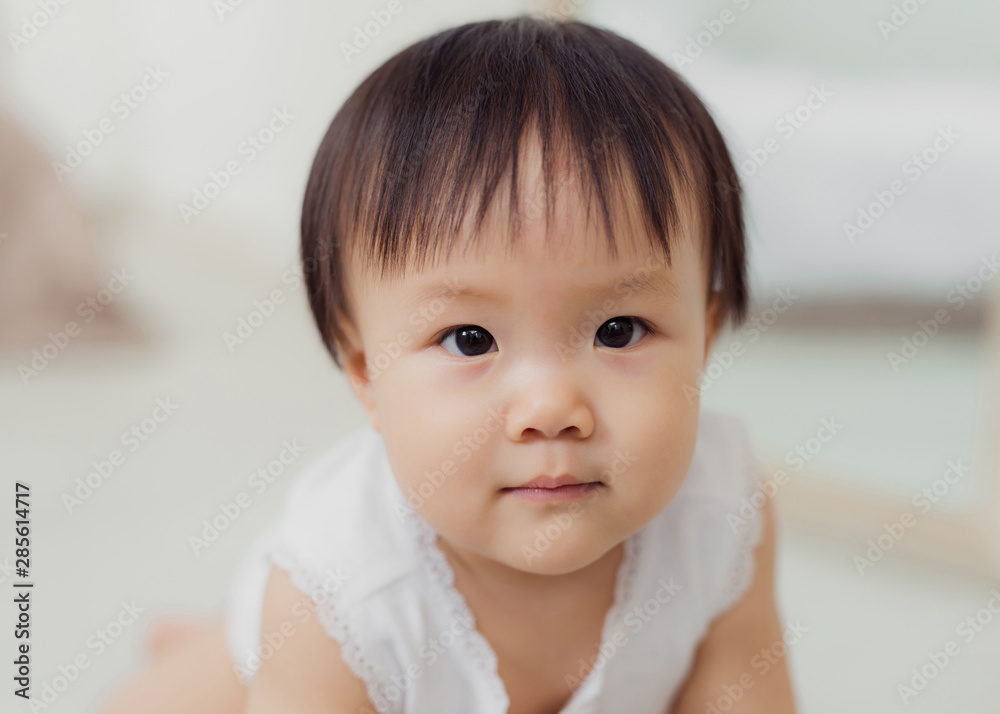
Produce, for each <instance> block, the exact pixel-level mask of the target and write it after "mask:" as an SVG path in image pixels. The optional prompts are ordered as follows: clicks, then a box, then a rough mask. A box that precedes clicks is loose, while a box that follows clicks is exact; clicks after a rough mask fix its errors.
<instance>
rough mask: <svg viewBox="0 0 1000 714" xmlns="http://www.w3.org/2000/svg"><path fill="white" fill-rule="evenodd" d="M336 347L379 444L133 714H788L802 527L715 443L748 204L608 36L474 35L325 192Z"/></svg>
mask: <svg viewBox="0 0 1000 714" xmlns="http://www.w3.org/2000/svg"><path fill="white" fill-rule="evenodd" d="M301 248H302V258H303V267H304V276H305V280H306V285H307V289H308V296H309V301H310V305H311V308H312V311H313V314H314V316H315V319H316V323H317V325H318V327H319V330H320V333H321V334H322V336H323V339H324V342H325V344H326V346H327V347H328V349H329V351H330V353H331V355H332V356H333V359H334V360H335V362H336V363H337V365H338V366H339V367H340V368H341V369H342V370H343V371H344V372H345V374H346V376H347V378H348V379H349V381H350V384H351V386H352V388H353V391H354V393H355V394H356V396H357V397H358V399H359V400H360V401H361V403H362V404H363V406H364V408H365V410H366V411H367V412H368V415H369V417H370V426H368V425H365V426H364V427H362V428H359V429H358V430H356V431H355V432H353V433H352V434H351V435H350V436H348V437H347V438H346V439H344V440H342V441H341V442H340V443H338V444H337V445H336V446H334V448H333V449H332V450H331V451H330V452H329V453H328V454H327V455H326V456H324V457H322V458H321V459H320V460H319V461H318V462H316V463H315V464H313V465H312V466H311V467H310V468H309V469H308V470H307V471H306V472H305V473H304V474H303V475H302V476H301V477H300V478H299V480H298V481H297V482H296V483H295V484H294V485H293V488H292V491H291V493H290V496H289V500H288V503H287V505H286V510H285V514H284V516H283V518H282V519H280V520H279V522H277V523H276V524H275V525H274V527H272V528H271V529H270V530H269V531H267V532H266V533H265V534H264V535H263V536H261V538H260V539H259V540H258V541H257V543H256V545H255V546H254V547H253V548H252V550H251V552H250V553H249V554H248V556H247V558H246V560H245V561H244V563H243V565H242V567H241V569H240V571H239V573H238V575H237V577H236V581H235V583H234V585H233V588H232V592H231V596H230V600H229V603H228V606H227V609H226V613H225V617H224V618H220V619H219V620H218V621H217V622H216V623H215V624H214V625H212V626H205V627H187V628H185V627H181V628H179V629H175V630H168V629H162V630H161V631H160V633H159V635H158V637H157V642H156V649H157V650H158V655H157V657H156V658H155V659H154V662H153V663H152V664H151V665H150V667H149V668H147V670H146V671H145V672H143V673H142V674H141V675H140V676H139V677H138V678H137V679H136V680H135V681H134V682H132V683H131V684H130V686H129V687H128V688H126V689H125V690H124V691H123V692H121V693H120V694H119V695H118V697H117V699H116V700H115V701H114V702H112V703H111V704H110V705H109V707H108V708H107V709H106V710H105V712H107V713H108V714H111V713H112V712H114V713H115V714H118V713H126V712H127V713H128V714H143V713H145V714H152V713H153V712H163V713H166V712H171V713H174V712H179V711H180V712H185V714H198V713H199V712H204V713H205V714H208V713H209V712H211V713H212V714H224V713H227V712H231V713H233V714H235V713H236V712H244V711H245V712H249V713H251V714H276V713H278V712H292V713H294V714H312V713H316V714H319V713H320V712H359V713H360V712H376V711H377V712H393V713H397V714H402V713H404V712H405V713H406V714H431V713H433V714H502V713H504V712H509V713H510V714H557V713H561V714H583V713H585V712H588V713H594V714H598V713H600V714H603V713H607V714H667V713H668V712H669V713H673V714H689V713H691V714H693V713H695V712H697V713H698V714H701V713H703V712H734V713H735V712H743V713H750V712H756V713H758V714H788V713H790V712H793V711H794V704H793V696H792V692H791V686H790V683H789V678H788V674H787V670H786V668H785V665H784V662H783V661H781V660H775V661H774V662H773V663H771V664H770V666H769V667H768V668H767V669H766V670H765V671H764V672H762V671H761V669H760V668H759V667H755V666H752V660H754V658H755V657H757V658H758V659H759V658H760V653H761V652H766V651H768V648H770V647H772V646H773V645H774V644H775V643H776V642H779V641H780V640H781V627H780V623H779V618H778V614H777V609H776V606H775V602H774V593H773V579H774V577H773V567H774V565H773V562H774V525H773V516H772V513H771V509H770V506H769V505H765V506H764V507H763V508H762V509H761V510H760V511H759V512H758V513H756V514H754V515H753V517H751V518H746V511H743V513H742V514H741V512H740V506H741V502H742V501H741V500H742V499H743V498H744V497H747V496H749V495H750V494H751V491H752V489H753V488H754V486H755V485H756V481H757V475H756V470H755V468H754V462H753V459H752V456H751V453H750V450H749V448H748V443H747V435H746V431H745V429H744V427H743V426H742V424H741V423H740V422H739V421H738V420H736V419H735V418H734V417H731V416H728V415H722V414H714V413H711V412H709V411H703V410H701V409H700V406H699V394H700V392H699V383H700V376H701V371H702V369H703V368H704V367H705V365H706V362H707V359H708V356H709V354H710V351H711V348H712V344H713V341H714V340H715V338H716V335H717V334H718V332H719V331H720V329H721V328H722V326H723V325H724V324H725V323H726V321H731V322H732V323H733V324H735V325H739V324H740V323H741V321H742V320H743V318H744V316H745V314H746V311H747V301H748V297H747V293H748V289H747V282H746V254H745V245H744V232H743V218H742V208H741V199H740V191H739V188H738V182H737V180H736V172H735V170H734V167H733V165H732V163H731V161H730V157H729V154H728V152H727V149H726V146H725V144H724V142H723V139H722V137H721V135H720V133H719V131H718V129H717V128H716V126H715V124H714V122H713V121H712V119H711V117H710V116H709V114H708V112H707V110H706V109H705V107H704V106H703V105H702V103H701V102H700V101H699V99H698V98H697V97H696V95H695V94H694V93H693V92H692V90H691V89H690V88H689V87H688V86H687V85H686V84H685V83H684V82H683V81H681V80H680V79H679V78H678V76H677V75H676V74H675V73H674V72H673V71H671V70H670V69H668V68H667V67H666V66H664V65H663V64H662V63H661V62H660V61H659V60H657V59H655V58H654V57H653V56H652V55H650V54H649V53H648V52H646V51H645V50H643V49H641V48H640V47H638V46H636V45H635V44H633V43H631V42H629V41H627V40H625V39H623V38H621V37H619V36H618V35H616V34H614V33H612V32H609V31H607V30H603V29H598V28H595V27H593V26H590V25H587V24H584V23H579V22H553V21H551V20H544V19H538V18H534V17H528V16H522V17H517V18H514V19H510V20H504V21H491V22H479V23H473V24H468V25H464V26H461V27H456V28H453V29H449V30H447V31H444V32H441V33H439V34H437V35H435V36H433V37H430V38H428V39H425V40H423V41H421V42H418V43H416V44H414V45H412V46H410V47H408V48H407V49H405V50H403V51H402V52H400V53H399V54H397V55H395V56H394V57H392V58H390V59H389V60H388V61H387V62H385V63H384V64H383V65H382V66H381V67H379V68H378V69H377V70H375V71H374V72H373V73H372V74H371V75H370V76H368V77H367V78H366V79H365V81H364V82H363V83H362V84H361V85H360V86H359V87H358V88H357V89H356V90H355V91H354V93H353V94H352V95H351V96H350V97H349V98H348V99H347V101H346V103H345V104H344V106H343V107H342V108H341V109H340V111H339V112H338V113H337V115H336V116H335V117H334V119H333V122H332V124H331V125H330V128H329V130H328V132H327V134H326V137H325V139H324V140H323V142H322V144H321V146H320V148H319V150H318V152H317V155H316V158H315V162H314V164H313V168H312V173H311V176H310V178H309V183H308V187H307V189H306V195H305V201H304V207H303V214H302V246H301Z"/></svg>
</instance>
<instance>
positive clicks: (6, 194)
mask: <svg viewBox="0 0 1000 714" xmlns="http://www.w3.org/2000/svg"><path fill="white" fill-rule="evenodd" d="M400 3H401V8H402V9H401V11H400V12H399V13H398V14H395V15H388V17H390V18H391V19H390V20H389V21H388V22H387V23H385V24H381V23H378V22H377V21H376V18H378V17H383V18H385V17H387V15H386V13H385V12H384V11H385V9H386V7H387V4H386V3H385V2H384V0H374V1H370V0H364V1H360V2H353V3H350V4H347V3H321V2H314V1H307V0H288V1H287V2H283V3H277V2H259V1H258V2H241V1H240V0H215V1H214V2H213V1H210V0H201V1H199V2H193V1H192V0H174V1H173V2H169V3H168V2H143V3H128V2H124V1H122V0H119V1H116V0H90V1H89V2H79V3H76V2H66V3H65V4H63V2H60V1H59V0H16V1H15V0H0V31H2V34H3V36H4V38H5V41H4V45H3V48H2V49H0V457H2V462H0V465H2V470H3V474H4V477H3V478H4V483H5V486H4V488H5V489H8V491H7V492H8V493H13V490H14V481H16V480H20V481H22V482H26V483H29V484H30V485H31V489H32V491H31V493H32V510H31V518H32V533H33V541H32V551H33V552H32V558H33V560H32V568H31V577H32V580H34V581H35V582H36V588H35V591H34V594H33V598H34V605H33V610H32V614H33V630H32V642H33V645H34V647H33V655H34V659H33V691H34V692H35V693H36V696H38V697H40V698H41V696H42V694H43V693H44V692H45V687H46V686H48V687H50V689H49V690H48V692H49V695H48V700H45V701H44V704H45V706H46V709H45V710H46V711H50V712H53V713H54V714H60V713H62V712H66V713H70V712H74V713H75V712H81V711H90V710H91V709H92V708H93V707H94V706H95V704H96V703H97V702H98V701H99V700H100V699H101V698H102V697H104V696H106V695H107V693H108V692H109V691H111V690H112V689H113V688H114V687H115V686H116V685H117V684H119V683H120V682H122V681H123V680H124V679H125V678H126V677H127V676H128V675H129V674H130V673H131V672H133V671H134V668H135V667H136V666H137V665H138V663H139V662H140V660H141V659H142V658H143V657H144V652H145V649H144V640H143V635H144V628H145V626H146V624H147V623H148V622H149V621H150V620H151V619H152V618H153V617H154V616H155V615H157V614H159V613H164V612H184V613H190V614H194V615H201V614H209V613H211V612H214V611H216V610H217V609H218V608H219V607H220V606H221V604H222V602H223V599H224V597H225V595H226V588H227V586H228V584H229V582H230V580H231V578H232V576H233V573H234V571H235V569H236V567H237V565H238V562H239V558H240V557H241V555H242V554H243V551H244V549H245V548H246V547H247V545H248V544H249V543H250V541H251V540H252V539H253V537H254V536H255V535H256V534H257V533H258V532H259V531H260V529H261V528H263V527H264V526H265V525H266V524H267V523H269V522H270V521H271V520H272V519H273V518H275V517H276V516H277V514H278V512H279V510H280V508H281V506H282V503H283V499H284V497H285V495H286V493H287V489H288V487H289V486H290V484H291V482H292V481H293V480H294V478H295V476H296V475H297V474H299V473H300V472H301V471H302V470H303V469H304V468H305V467H306V466H307V465H308V464H309V463H310V462H311V461H313V460H314V459H316V458H317V457H318V456H320V455H321V454H322V453H323V452H324V451H325V450H326V449H327V448H329V446H330V445H332V444H333V443H334V442H336V441H337V440H339V439H340V438H341V437H342V436H343V435H345V434H346V433H348V432H349V431H351V430H353V429H354V428H356V427H357V426H359V425H361V424H362V423H364V417H363V412H362V410H361V408H360V406H358V405H357V403H356V401H355V400H354V398H353V396H352V395H351V394H350V391H349V388H348V385H347V384H346V382H345V380H344V379H343V377H342V376H341V374H340V373H339V372H338V371H337V370H336V368H335V366H334V364H333V362H332V360H330V358H329V357H328V356H327V354H326V353H325V352H324V350H323V348H322V345H321V342H320V339H319V336H318V334H317V333H316V330H315V328H314V326H313V324H312V322H311V318H310V315H309V312H308V308H307V305H306V301H305V296H304V293H303V290H302V287H301V282H300V281H299V280H298V279H297V277H296V266H297V255H296V250H297V241H298V218H299V210H300V203H301V198H302V193H303V190H304V185H305V180H306V176H307V173H308V169H309V166H310V163H311V161H312V157H313V154H314V152H315V149H316V147H317V145H318V143H319V141H320V138H321V137H322V135H323V133H324V131H325V130H326V127H327V125H328V124H329V122H330V119H331V118H332V116H333V114H334V113H335V112H336V110H337V109H338V108H339V106H340V104H341V103H342V102H343V100H344V99H345V98H346V97H347V95H348V94H349V93H350V91H351V90H352V89H353V88H354V87H355V86H356V85H357V84H358V83H359V82H360V81H361V80H362V79H363V78H364V77H365V76H366V75H367V74H368V73H369V72H370V71H371V70H373V69H374V68H375V67H377V66H378V65H379V64H381V63H382V62H383V61H384V60H385V59H387V58H388V57H389V56H391V55H392V54H394V53H395V52H397V51H399V50H400V49H402V48H403V47H404V46H406V45H408V44H410V43H411V42H413V41H415V40H417V39H419V38H422V37H424V36H427V35H429V34H431V33H433V32H436V31H438V30H440V29H443V28H445V27H449V26H452V25H456V24H460V23H462V22H468V21H473V20H480V19H487V18H493V17H509V16H512V15H515V14H519V13H521V12H546V13H549V14H551V15H553V16H559V17H567V18H568V17H574V18H577V19H581V20H585V21H589V22H593V23H596V24H600V25H603V26H606V27H609V28H611V29H613V30H615V31H617V32H619V33H620V34H622V35H624V36H627V37H629V38H631V39H633V40H635V41H637V42H639V43H640V44H641V45H643V46H644V47H646V48H648V49H649V50H651V51H652V52H654V53H655V54H657V55H658V56H659V57H661V58H662V59H663V60H664V61H666V62H667V63H668V64H670V65H671V66H672V67H674V68H675V69H677V70H678V71H679V72H680V73H681V74H682V75H683V76H684V77H685V78H686V79H687V80H688V81H689V82H690V83H691V85H692V86H693V87H694V88H695V89H696V91H697V92H698V93H699V94H700V95H701V96H702V97H703V99H704V100H705V101H706V103H707V104H708V105H709V107H710V109H711V110H712V112H713V114H714V116H715V117H716V119H717V121H718V123H719V124H720V126H721V127H722V129H723V131H724V133H725V135H726V138H727V140H728V141H729V143H730V148H731V151H732V153H733V155H734V158H735V160H736V162H737V164H738V167H739V172H740V175H741V178H742V182H743V185H744V188H745V190H746V195H747V198H748V204H747V205H748V210H747V220H748V227H749V230H750V241H751V261H752V280H753V290H754V307H753V308H752V309H751V312H750V315H751V318H750V321H749V322H748V324H747V326H745V327H744V328H742V329H740V330H734V331H730V332H729V333H728V334H726V335H724V336H723V337H722V338H720V340H719V341H718V344H717V346H716V350H715V354H714V355H713V358H712V361H711V362H710V366H709V369H708V370H707V371H706V377H705V380H704V381H703V383H702V399H703V403H704V404H705V405H706V406H708V407H711V408H718V409H725V410H728V411H731V412H735V413H738V414H740V415H741V416H743V417H744V418H745V420H746V422H747V424H748V427H749V428H750V431H751V434H752V436H753V439H754V442H755V447H756V449H757V455H758V459H759V461H760V470H761V478H762V479H763V481H764V482H765V483H768V484H771V487H770V488H769V489H768V493H767V497H771V496H773V497H774V498H775V499H776V503H777V506H778V513H779V519H780V523H779V525H780V529H781V530H780V543H779V561H778V576H777V577H778V595H779V599H780V603H779V604H780V606H781V609H782V614H783V617H784V619H785V620H786V621H787V622H789V623H792V622H795V621H798V622H799V623H800V625H801V626H803V627H805V628H806V630H805V634H804V635H803V636H802V637H801V638H800V639H799V641H796V642H795V643H794V644H792V643H790V644H789V647H788V653H787V657H788V662H789V667H790V669H791V673H792V677H793V681H794V685H795V689H796V695H797V698H798V701H799V706H800V711H801V712H804V713H805V714H833V713H834V712H843V711H852V712H878V713H879V714H886V713H888V712H902V711H907V712H943V711H949V712H951V711H963V712H968V713H970V714H978V713H980V712H982V713H986V712H996V711H998V708H997V707H998V705H997V701H998V697H1000V682H998V680H997V678H996V672H998V671H1000V611H991V610H990V603H991V602H992V603H993V607H994V608H997V606H998V603H1000V597H997V599H994V600H992V601H991V598H993V597H994V596H995V595H998V593H996V592H995V590H994V589H995V588H998V587H1000V567H998V564H1000V488H998V486H1000V465H998V458H997V457H998V456H1000V453H998V452H1000V447H998V444H1000V438H998V437H1000V425H998V420H997V411H998V406H1000V387H998V383H1000V382H998V379H997V377H998V369H997V366H998V365H1000V355H998V350H1000V318H998V316H997V310H996V309H995V306H996V304H997V299H996V283H997V282H1000V281H998V280H995V279H994V278H995V277H996V274H997V272H998V271H1000V264H998V262H997V261H998V259H1000V257H998V251H1000V231H998V225H1000V201H998V200H997V196H998V195H1000V179H998V176H997V167H998V166H1000V134H998V133H997V131H996V129H997V126H998V124H1000V122H998V120H1000V49H998V46H997V44H996V39H995V38H996V32H997V30H998V29H1000V4H998V3H995V2H988V1H987V0H951V1H950V2H948V3H945V2H941V0H904V1H902V2H900V1H898V0H897V1H895V2H890V1H889V0H874V1H872V0H868V1H866V2H861V0H845V2H840V3H821V2H817V1H815V0H808V1H802V0H800V1H798V2H793V1H792V0H710V1H708V2H705V1H702V2H694V1H693V0H676V1H674V0H657V1H656V2H654V1H653V0H614V1H613V2H612V1H611V0H566V1H565V2H553V3H543V2H541V1H539V2H515V1H514V0H504V1H501V0H490V1H485V2H480V3H476V4H475V5H472V4H470V3H459V2H456V1H454V0H400ZM294 440H297V441H298V443H299V444H301V445H302V447H303V448H304V451H303V453H302V455H301V456H299V457H297V459H296V460H295V461H294V463H292V464H291V465H289V466H285V467H282V468H281V470H280V471H279V472H278V473H277V474H276V475H275V476H274V478H273V479H272V481H271V482H270V483H268V484H267V488H266V489H264V490H263V491H262V492H260V493H258V492H257V491H256V490H253V489H250V488H249V487H248V478H249V477H250V475H251V474H253V473H254V472H255V471H257V470H258V469H260V468H267V467H268V465H269V463H270V462H272V461H273V460H274V459H276V458H277V456H278V454H279V453H280V452H281V450H282V449H283V448H284V442H286V441H288V442H291V441H294ZM116 452H117V453H116ZM272 473H274V470H272ZM241 492H246V493H248V494H249V495H250V505H249V506H248V507H246V508H243V509H242V510H241V512H240V514H239V517H238V518H236V519H235V520H234V521H232V522H231V523H229V524H228V525H227V527H226V528H225V529H224V530H223V531H221V532H220V533H218V535H217V537H216V538H215V539H214V540H212V541H211V542H205V543H203V544H201V545H199V544H197V543H196V542H195V541H193V540H192V538H197V537H201V536H202V534H203V531H204V524H205V521H210V520H212V519H213V518H215V517H216V516H218V515H219V514H220V513H222V512H223V510H224V507H225V506H226V505H227V504H231V503H233V502H234V501H235V500H236V498H237V496H238V495H239V494H240V493H241ZM11 500H13V499H11ZM12 511H13V509H12V508H8V509H4V511H3V512H2V513H0V529H2V531H3V532H4V533H11V531H12V529H13V523H12V520H13V513H12ZM907 514H908V515H907ZM904 523H905V524H906V525H902V524H904ZM13 565H14V561H13V551H12V549H9V548H7V547H6V546H5V547H4V548H3V550H2V552H0V584H2V585H3V586H4V587H7V584H8V583H10V582H11V581H13V580H14V573H13ZM9 600H10V599H9V598H7V597H4V598H3V601H4V603H5V604H4V606H3V607H2V608H0V609H3V611H4V614H3V617H4V618H5V619H4V622H8V623H12V622H13V621H14V617H15V615H14V610H13V607H12V606H11V604H10V602H9ZM123 602H124V604H125V605H132V603H134V606H133V607H134V608H136V609H139V610H141V613H140V614H139V615H138V617H137V618H136V619H135V620H134V621H132V620H131V619H130V618H126V619H130V622H129V624H128V625H125V626H122V627H113V628H110V629H108V624H109V623H110V622H112V621H115V619H116V618H117V617H118V616H119V613H120V612H122V610H123V607H124V605H123ZM968 618H972V620H973V622H974V623H975V624H972V625H970V624H968V623H969V620H968ZM963 623H965V626H964V629H963ZM11 629H12V628H8V627H4V628H3V631H4V635H3V639H4V642H5V644H4V645H3V646H4V647H5V648H6V647H9V648H10V649H4V651H5V652H13V651H14V640H13V638H12V636H11V634H10V633H11ZM102 631H103V632H105V634H104V635H98V633H99V632H102ZM108 633H112V634H113V635H114V636H113V637H112V636H111V635H110V634H108ZM95 637H98V638H101V637H103V638H104V639H103V640H100V641H101V643H102V645H101V646H100V647H98V646H96V645H95V643H96V642H98V640H95V639H94V638H95ZM949 641H954V642H956V643H958V645H959V650H958V651H959V653H958V655H957V656H955V657H953V658H951V659H950V660H949V662H948V664H947V666H946V667H944V668H943V669H939V670H935V668H934V667H930V668H929V669H928V667H929V663H932V662H933V660H932V658H930V655H929V653H938V652H941V651H942V650H944V648H945V646H946V645H947V643H948V642H949ZM81 654H84V655H86V658H87V661H88V667H87V668H86V669H85V670H83V671H80V672H78V674H77V676H75V677H72V678H69V675H68V674H67V672H69V671H70V669H67V668H71V665H72V663H73V662H74V661H75V658H77V657H78V655H81ZM917 670H923V671H924V672H925V673H926V672H930V674H932V675H933V676H929V677H928V679H927V681H926V682H925V684H924V686H922V687H919V689H917V688H914V674H915V673H916V671H917ZM60 677H61V678H62V679H60ZM53 684H55V686H58V687H59V691H56V690H55V688H51V687H53ZM901 687H910V688H911V689H912V692H908V691H907V690H906V689H901ZM2 696H3V697H4V701H5V702H11V704H10V708H8V704H4V707H3V708H4V711H30V710H32V709H31V708H30V707H29V706H28V705H27V704H25V703H23V702H22V701H21V700H18V699H16V698H14V697H13V696H11V695H10V694H9V693H8V692H5V693H4V694H3V695H2ZM35 710H36V711H37V710H38V709H37V708H36V709H35Z"/></svg>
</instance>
